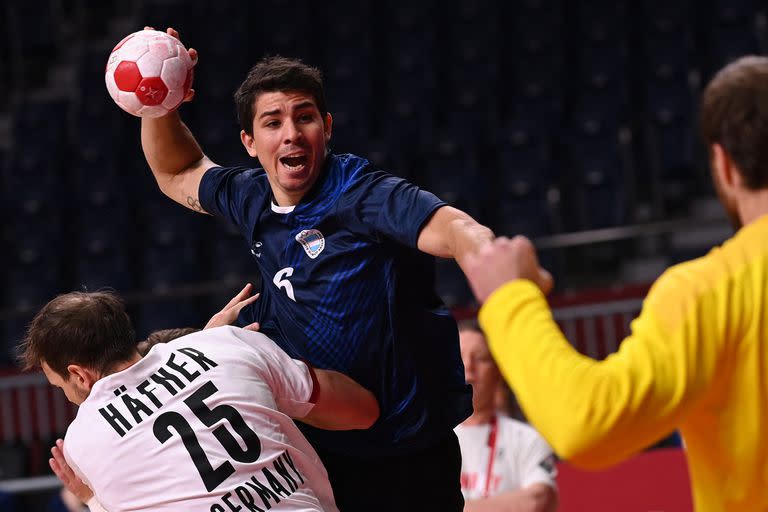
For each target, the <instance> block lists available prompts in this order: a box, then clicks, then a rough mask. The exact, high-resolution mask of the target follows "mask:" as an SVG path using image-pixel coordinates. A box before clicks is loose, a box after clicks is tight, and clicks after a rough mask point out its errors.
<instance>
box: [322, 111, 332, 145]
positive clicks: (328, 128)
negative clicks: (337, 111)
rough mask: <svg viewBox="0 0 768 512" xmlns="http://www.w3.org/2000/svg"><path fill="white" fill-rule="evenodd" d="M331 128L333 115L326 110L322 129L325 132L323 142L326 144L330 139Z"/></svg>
mask: <svg viewBox="0 0 768 512" xmlns="http://www.w3.org/2000/svg"><path fill="white" fill-rule="evenodd" d="M332 128H333V116H332V115H331V113H330V112H326V114H325V119H324V120H323V131H324V132H325V143H326V144H328V142H330V140H331V132H332V131H333V130H332Z"/></svg>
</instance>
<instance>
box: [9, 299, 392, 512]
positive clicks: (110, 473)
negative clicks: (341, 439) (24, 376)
mask: <svg viewBox="0 0 768 512" xmlns="http://www.w3.org/2000/svg"><path fill="white" fill-rule="evenodd" d="M22 357H23V358H24V360H25V363H26V365H27V366H36V365H40V366H41V367H42V368H43V371H44V372H45V374H46V376H47V377H48V379H49V381H50V382H51V384H53V385H56V386H59V387H62V388H63V389H64V391H65V393H66V394H67V397H68V398H69V399H70V400H71V401H72V402H74V403H76V404H79V405H80V409H79V411H78V415H77V417H76V419H75V420H74V421H73V423H72V424H71V425H70V427H69V429H68V431H67V435H66V438H65V442H64V452H65V457H66V459H67V462H68V463H69V465H70V466H71V467H72V469H73V470H74V472H75V474H76V475H77V476H78V477H80V478H81V479H82V480H83V482H84V483H85V484H87V485H88V486H89V487H90V488H91V489H92V490H93V491H94V493H95V495H96V498H97V499H98V501H99V502H100V503H101V504H102V505H103V507H104V508H105V509H106V510H109V511H110V512H118V511H122V510H132V511H142V510H146V511H149V510H152V511H171V510H173V511H177V510H185V511H186V510H205V511H211V512H223V511H229V510H243V511H245V510H248V511H260V510H261V511H263V510H286V511H288V510H290V511H336V510H338V509H337V507H336V505H335V502H334V499H333V493H332V491H331V488H330V484H329V482H328V477H327V473H326V471H325V468H324V467H323V465H322V463H321V462H320V460H319V458H318V456H317V454H316V453H315V451H314V450H313V449H312V447H311V446H310V445H309V444H308V442H307V441H306V440H305V439H304V437H303V436H302V435H301V433H300V432H299V431H298V429H297V428H296V426H295V425H294V424H293V422H292V421H291V419H290V418H289V416H292V417H294V418H301V419H302V421H305V422H307V423H309V424H312V425H314V426H317V427H321V428H329V429H354V428H367V427H368V426H370V425H371V424H372V423H373V422H374V421H375V420H376V418H377V417H378V405H377V403H376V401H375V399H374V398H373V396H372V394H371V393H369V392H368V391H367V390H365V389H363V388H362V387H361V386H359V385H358V384H356V383H355V382H354V381H352V380H351V379H349V378H347V377H345V376H343V375H341V374H339V373H337V372H331V371H325V370H314V369H313V368H311V367H309V366H307V365H306V364H304V363H302V362H300V361H296V360H293V359H291V358H289V357H288V356H287V355H286V354H285V353H284V352H283V351H282V350H280V349H279V348H278V347H277V346H276V345H275V344H274V343H273V342H272V341H271V340H269V339H268V338H267V337H266V336H264V335H262V334H260V333H256V332H251V331H246V330H243V329H238V328H235V327H218V328H215V329H210V330H206V331H201V332H197V333H193V334H189V335H187V336H183V337H181V338H178V339H176V340H174V341H172V342H170V343H168V344H161V345H157V346H155V347H153V348H152V349H151V350H150V352H149V353H148V354H147V355H146V356H145V357H144V358H142V357H141V356H140V354H139V353H138V352H137V351H136V344H135V341H134V333H133V329H132V327H131V324H130V319H129V318H128V316H127V315H126V314H125V311H124V308H123V305H122V303H121V302H120V300H119V299H118V298H117V297H116V296H114V295H112V294H109V293H103V292H97V293H80V292H75V293H70V294H66V295H62V296H59V297H57V298H56V299H54V300H52V301H51V302H50V303H48V304H47V305H46V306H45V307H43V309H42V310H41V311H40V312H39V313H38V314H37V315H36V316H35V319H34V320H33V321H32V323H31V324H30V327H29V331H28V333H27V336H26V339H25V341H24V344H23V346H22Z"/></svg>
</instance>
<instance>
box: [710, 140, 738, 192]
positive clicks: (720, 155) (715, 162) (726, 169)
mask: <svg viewBox="0 0 768 512" xmlns="http://www.w3.org/2000/svg"><path fill="white" fill-rule="evenodd" d="M711 158H712V171H713V172H714V173H715V175H716V178H717V180H718V181H719V183H720V186H722V187H724V188H725V189H726V190H730V189H732V188H733V187H734V186H736V185H738V184H740V182H741V180H740V178H741V175H740V174H739V172H738V170H737V169H736V166H735V165H734V162H733V160H731V156H730V155H729V154H728V152H727V151H726V150H725V149H723V147H722V146H721V145H720V144H717V143H715V144H712V151H711Z"/></svg>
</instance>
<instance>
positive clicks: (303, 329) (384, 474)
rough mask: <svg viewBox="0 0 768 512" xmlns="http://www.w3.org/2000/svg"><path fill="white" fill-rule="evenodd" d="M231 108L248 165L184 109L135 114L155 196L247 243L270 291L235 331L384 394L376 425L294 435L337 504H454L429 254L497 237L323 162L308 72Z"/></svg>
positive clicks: (429, 197)
mask: <svg viewBox="0 0 768 512" xmlns="http://www.w3.org/2000/svg"><path fill="white" fill-rule="evenodd" d="M168 31H169V33H170V34H171V35H173V36H176V37H177V36H178V34H177V33H176V32H175V31H174V30H172V29H169V30H168ZM191 55H192V57H193V59H194V60H195V61H196V59H197V52H196V51H194V50H192V51H191ZM193 95H194V92H193V91H192V92H190V94H189V95H188V97H187V98H186V100H187V101H189V100H191V99H192V96H193ZM235 103H236V107H237V114H238V120H239V122H240V125H241V129H242V130H241V132H240V139H241V141H242V143H243V146H244V147H245V150H246V151H247V152H248V154H249V155H250V156H251V157H253V158H254V159H255V160H254V165H253V167H252V168H248V167H226V166H221V165H219V164H217V163H214V162H213V161H211V160H210V159H209V158H208V157H207V156H206V155H205V153H204V151H203V149H202V148H201V147H200V146H199V145H198V143H197V141H196V139H195V138H194V136H193V135H192V133H191V132H190V131H189V129H188V128H187V127H186V125H185V124H184V123H183V122H182V120H181V117H180V115H179V113H178V112H173V113H170V114H168V115H167V116H165V117H161V118H157V119H149V118H142V121H141V140H142V147H143V150H144V155H145V157H146V159H147V162H148V164H149V166H150V168H151V170H152V173H153V174H154V176H155V178H156V179H157V183H158V185H159V187H160V189H161V190H162V192H163V193H165V194H166V195H167V196H168V197H170V198H171V199H173V200H174V201H176V202H178V203H180V204H181V205H183V206H186V207H188V208H191V209H193V210H195V211H198V212H202V213H209V214H211V215H214V216H217V217H220V218H222V219H224V220H225V221H227V222H229V223H231V224H233V225H235V226H237V227H238V228H239V230H240V232H241V233H242V235H243V237H245V239H246V240H247V242H248V244H249V245H250V248H251V253H252V255H253V259H254V264H255V265H256V267H257V268H258V269H259V271H260V273H261V277H262V281H263V284H262V289H261V298H260V299H259V300H258V301H256V302H255V303H254V304H253V305H251V306H250V307H249V308H247V309H244V310H243V311H242V312H241V314H240V319H239V321H240V323H242V324H243V325H245V324H250V323H252V322H258V323H259V324H260V325H261V330H262V332H264V334H266V335H267V336H269V337H270V338H272V339H273V340H274V341H275V342H276V343H278V344H279V345H280V346H281V347H282V348H283V349H284V350H285V351H286V352H287V353H288V354H289V355H290V356H291V357H294V358H297V359H304V360H306V361H308V362H309V363H311V364H312V365H314V366H315V367H318V368H327V369H332V370H336V371H340V372H343V373H345V374H347V375H349V376H350V377H352V378H353V379H354V380H356V381H357V382H359V383H360V384H361V385H363V386H364V387H365V388H367V389H370V390H371V391H372V392H373V393H374V394H375V396H376V398H377V399H378V401H379V404H380V407H381V416H380V419H379V420H378V421H377V422H376V423H375V424H374V425H373V427H371V428H370V429H368V430H365V431H356V432H326V431H320V430H318V429H314V428H312V427H309V426H302V430H303V432H304V433H305V435H306V436H307V437H308V438H309V440H310V441H311V442H312V444H313V446H314V447H315V449H316V450H317V451H318V453H319V454H320V456H321V458H322V460H323V462H324V463H325V465H326V467H327V469H328V472H329V475H330V479H331V483H332V485H333V489H334V493H335V496H336V501H337V503H338V505H339V508H340V509H341V510H342V511H343V512H344V511H358V510H359V511H363V510H365V511H372V510H440V511H441V512H445V511H460V510H462V508H463V498H462V495H461V489H460V482H459V476H460V469H461V455H460V452H459V446H458V442H457V440H456V436H455V435H454V433H453V428H454V427H455V426H456V425H458V424H459V423H461V422H462V421H463V420H464V419H465V418H467V417H468V416H469V414H470V413H471V411H472V396H471V389H470V387H469V386H468V385H467V384H466V383H465V381H464V369H463V365H462V362H461V357H460V354H459V344H458V333H457V328H456V323H455V321H454V320H453V318H452V317H451V315H450V313H449V311H448V309H447V308H446V307H445V305H444V304H443V303H442V301H441V300H440V298H439V297H438V295H437V294H436V292H435V286H434V285H435V282H434V280H435V266H434V258H435V257H443V258H455V259H456V261H457V262H458V264H459V265H462V263H463V261H464V260H465V259H466V257H467V255H469V254H471V253H474V252H476V251H478V250H479V248H480V247H481V246H483V245H484V244H487V243H490V242H491V241H492V239H493V233H492V232H491V231H490V230H489V229H488V228H486V227H484V226H482V225H480V224H478V223H477V222H475V221H474V220H473V219H472V218H471V217H470V216H469V215H467V214H466V213H464V212H462V211H460V210H457V209H455V208H453V207H451V206H448V205H446V204H445V203H443V202H442V201H441V200H440V199H438V198H437V197H435V196H434V195H433V194H431V193H429V192H427V191H424V190H421V189H419V188H418V187H416V186H414V185H412V184H410V183H408V182H407V181H405V180H403V179H400V178H397V177H394V176H392V175H390V174H387V173H386V172H383V171H381V170H378V169H376V168H374V167H372V166H371V164H370V163H369V162H368V161H367V160H365V159H364V158H362V157H359V156H356V155H352V154H342V155H334V154H331V153H330V152H329V150H328V144H329V142H330V140H331V133H332V130H331V129H332V123H333V119H332V116H331V113H330V112H329V111H328V107H327V106H326V102H325V94H324V90H323V84H322V79H321V75H320V72H319V71H318V70H317V69H315V68H312V67H309V66H307V65H305V64H303V63H302V62H301V61H299V60H295V59H289V58H283V57H267V58H264V59H262V60H261V61H259V62H258V63H257V64H256V65H255V66H254V67H253V68H252V69H251V70H250V72H249V73H248V76H247V77H246V79H245V81H244V82H243V83H242V84H241V86H240V87H239V89H238V90H237V91H236V93H235Z"/></svg>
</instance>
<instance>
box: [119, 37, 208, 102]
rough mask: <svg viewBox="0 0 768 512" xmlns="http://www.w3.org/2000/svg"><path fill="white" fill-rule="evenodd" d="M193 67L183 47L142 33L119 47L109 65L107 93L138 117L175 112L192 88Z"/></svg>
mask: <svg viewBox="0 0 768 512" xmlns="http://www.w3.org/2000/svg"><path fill="white" fill-rule="evenodd" d="M193 66H194V64H193V63H192V59H191V58H190V56H189V53H188V52H187V49H186V48H184V45H182V44H181V42H180V41H179V40H178V39H176V38H175V37H173V36H170V35H168V34H166V33H165V32H160V31H157V30H140V31H138V32H134V33H133V34H131V35H129V36H127V37H126V38H125V39H123V40H122V41H120V42H119V43H117V46H115V48H114V49H113V50H112V53H111V54H110V55H109V60H108V61H107V69H106V73H105V79H106V82H107V90H108V91H109V95H110V96H112V99H113V100H115V103H117V104H118V105H119V106H120V108H122V109H123V110H125V111H126V112H128V113H129V114H133V115H134V116H138V117H161V116H164V115H166V114H167V113H168V112H171V111H172V110H175V109H176V108H178V106H179V105H180V104H181V102H182V100H184V96H185V95H186V94H187V92H188V91H189V88H190V87H191V86H192V75H193V71H192V68H193Z"/></svg>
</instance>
